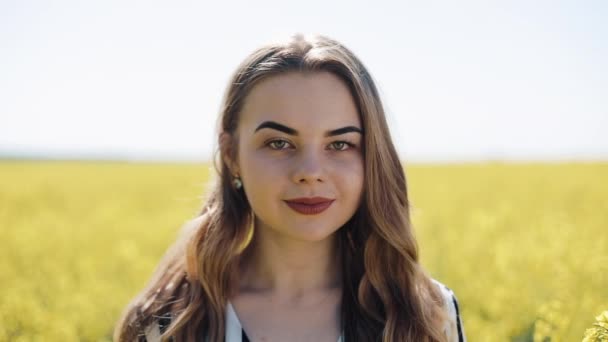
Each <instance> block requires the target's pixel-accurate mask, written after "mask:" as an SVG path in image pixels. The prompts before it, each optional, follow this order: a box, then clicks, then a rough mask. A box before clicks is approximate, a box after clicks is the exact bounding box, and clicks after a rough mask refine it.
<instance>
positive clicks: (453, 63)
mask: <svg viewBox="0 0 608 342" xmlns="http://www.w3.org/2000/svg"><path fill="white" fill-rule="evenodd" d="M372 3H373V5H371V4H372ZM296 32H302V33H321V34H324V35H327V36H329V37H332V38H334V39H337V40H338V41H340V42H342V43H343V44H345V45H346V46H347V47H349V48H350V49H351V50H353V51H354V52H355V54H356V55H358V56H359V57H360V59H361V60H362V61H363V63H364V64H365V65H366V66H367V67H368V69H369V70H370V72H371V73H372V75H373V76H374V78H375V80H376V82H377V85H378V87H379V88H380V91H381V93H382V97H383V100H384V103H385V106H386V108H387V111H388V119H389V123H390V124H391V134H392V136H393V138H394V141H395V144H396V146H397V148H398V150H399V153H400V154H401V156H402V158H403V159H405V160H411V161H460V160H463V161H466V160H572V159H586V160H589V159H592V160H597V159H602V160H608V132H607V131H608V1H599V0H598V1H577V0H572V1H500V2H498V1H497V2H492V1H393V2H389V1H374V2H371V1H365V2H363V1H360V2H359V1H326V0H325V1H322V0H308V1H298V2H295V1H291V2H290V1H284V0H283V1H213V2H209V1H197V2H194V1H164V2H160V1H125V0H120V1H108V0H103V1H27V0H26V1H21V0H8V1H7V0H3V1H1V2H0V156H1V155H19V154H25V155H37V156H45V157H59V158H66V157H72V158H77V157H104V158H125V159H134V160H142V159H167V160H205V159H208V158H209V157H210V155H211V151H212V149H213V148H214V147H215V122H216V117H217V113H218V110H219V106H220V100H221V98H222V95H223V92H224V89H225V88H226V83H227V81H228V78H229V76H230V75H231V73H232V72H233V71H234V69H235V68H236V66H237V65H238V64H239V62H240V61H241V60H242V59H243V58H244V57H245V56H246V55H247V54H248V53H250V52H251V51H252V50H253V49H255V48H257V47H258V46H260V45H262V44H264V43H266V42H268V41H272V40H274V39H276V38H280V37H285V36H289V35H291V34H292V33H296Z"/></svg>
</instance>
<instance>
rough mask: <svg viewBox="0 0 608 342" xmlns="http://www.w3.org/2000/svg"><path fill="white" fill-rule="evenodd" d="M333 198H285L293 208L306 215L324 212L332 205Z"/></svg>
mask: <svg viewBox="0 0 608 342" xmlns="http://www.w3.org/2000/svg"><path fill="white" fill-rule="evenodd" d="M333 202H334V200H333V199H329V198H324V197H312V198H294V199H291V200H285V203H286V204H287V205H288V206H289V207H290V208H291V209H293V210H295V211H296V212H298V213H300V214H304V215H316V214H319V213H322V212H323V211H325V210H326V209H327V208H329V207H330V206H331V204H332V203H333Z"/></svg>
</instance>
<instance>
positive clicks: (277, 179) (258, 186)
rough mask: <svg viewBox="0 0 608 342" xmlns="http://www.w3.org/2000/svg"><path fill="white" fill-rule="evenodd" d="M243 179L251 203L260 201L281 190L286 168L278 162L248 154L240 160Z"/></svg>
mask: <svg viewBox="0 0 608 342" xmlns="http://www.w3.org/2000/svg"><path fill="white" fill-rule="evenodd" d="M240 166H241V177H242V178H243V183H244V184H245V188H246V191H247V195H248V197H249V199H250V200H251V201H259V200H262V201H263V199H262V198H264V197H266V198H267V197H269V196H268V195H269V194H274V193H276V192H277V191H278V189H280V186H281V185H280V184H281V182H282V181H283V179H284V178H285V177H284V172H285V166H284V165H282V164H281V163H280V162H278V161H277V160H272V159H270V158H265V157H264V156H262V155H260V154H256V153H255V152H248V153H247V154H245V155H243V158H241V159H240Z"/></svg>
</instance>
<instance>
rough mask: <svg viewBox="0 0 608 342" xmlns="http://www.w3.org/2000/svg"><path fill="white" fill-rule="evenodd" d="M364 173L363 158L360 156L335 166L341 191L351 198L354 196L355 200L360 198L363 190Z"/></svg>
mask: <svg viewBox="0 0 608 342" xmlns="http://www.w3.org/2000/svg"><path fill="white" fill-rule="evenodd" d="M364 173H365V171H364V166H363V160H362V159H361V158H360V157H357V158H354V159H352V160H348V161H345V162H343V163H338V164H337V165H336V167H335V175H336V177H335V179H336V180H337V181H336V182H337V183H338V184H339V186H340V188H341V191H343V192H345V194H347V195H348V196H349V197H351V198H353V197H354V198H353V200H354V199H358V196H360V195H361V193H362V192H363V183H364V178H365V177H364Z"/></svg>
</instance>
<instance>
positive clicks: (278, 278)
mask: <svg viewBox="0 0 608 342" xmlns="http://www.w3.org/2000/svg"><path fill="white" fill-rule="evenodd" d="M336 239H337V234H336V233H334V234H332V235H331V236H329V237H328V238H326V239H324V240H321V241H302V240H296V239H293V238H290V237H287V236H285V235H282V234H279V233H277V232H276V231H273V230H272V229H268V228H266V227H264V226H263V225H262V224H261V223H260V222H259V221H257V222H256V229H255V232H254V235H253V238H252V241H251V242H250V245H249V246H248V247H247V249H246V251H245V254H244V255H243V256H244V257H243V258H242V260H243V261H242V263H241V270H242V272H241V276H240V281H239V282H240V288H241V289H243V290H245V291H254V292H263V293H267V294H271V295H273V296H276V297H279V298H283V299H286V300H292V299H297V298H301V297H304V296H305V295H307V294H318V293H320V292H327V291H332V290H336V289H341V287H342V275H341V267H340V257H339V253H338V250H337V248H336V247H337V243H336V242H337V241H336Z"/></svg>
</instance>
